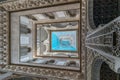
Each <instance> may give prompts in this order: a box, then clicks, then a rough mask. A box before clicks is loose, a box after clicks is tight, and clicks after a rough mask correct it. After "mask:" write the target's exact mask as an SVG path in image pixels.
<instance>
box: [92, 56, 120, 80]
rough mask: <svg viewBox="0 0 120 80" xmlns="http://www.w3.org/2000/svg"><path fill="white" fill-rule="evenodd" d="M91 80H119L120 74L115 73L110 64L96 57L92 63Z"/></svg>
mask: <svg viewBox="0 0 120 80" xmlns="http://www.w3.org/2000/svg"><path fill="white" fill-rule="evenodd" d="M91 74H92V76H91V80H119V79H120V77H119V74H117V73H116V72H114V71H113V70H112V69H111V68H110V67H109V63H108V62H107V61H105V60H104V59H102V58H100V57H96V58H95V59H94V60H93V63H92V72H91Z"/></svg>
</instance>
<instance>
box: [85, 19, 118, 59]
mask: <svg viewBox="0 0 120 80" xmlns="http://www.w3.org/2000/svg"><path fill="white" fill-rule="evenodd" d="M119 37H120V17H118V18H117V19H115V20H113V21H112V22H110V23H108V24H106V25H104V26H103V27H100V28H98V29H96V30H95V31H93V32H92V33H90V34H89V35H87V38H86V46H87V47H88V48H90V49H93V50H95V51H98V52H100V53H101V51H102V52H103V53H106V54H110V55H112V56H117V57H120V54H119V53H120V38H119Z"/></svg>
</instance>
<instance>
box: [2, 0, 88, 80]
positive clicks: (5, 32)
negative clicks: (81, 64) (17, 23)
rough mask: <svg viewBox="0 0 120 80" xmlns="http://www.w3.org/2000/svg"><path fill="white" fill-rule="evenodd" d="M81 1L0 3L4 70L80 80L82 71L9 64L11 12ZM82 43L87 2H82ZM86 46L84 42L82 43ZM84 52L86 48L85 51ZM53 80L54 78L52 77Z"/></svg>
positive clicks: (27, 0)
mask: <svg viewBox="0 0 120 80" xmlns="http://www.w3.org/2000/svg"><path fill="white" fill-rule="evenodd" d="M74 2H79V0H15V1H11V2H6V3H0V7H1V8H0V62H1V63H0V65H1V66H0V68H1V69H2V70H4V71H12V72H17V73H20V74H24V73H25V74H30V75H38V76H39V75H40V76H44V77H47V78H48V77H51V78H56V77H57V78H58V79H59V80H62V79H66V80H79V79H80V72H77V71H69V70H59V69H49V68H48V69H46V68H39V67H28V66H19V65H10V64H9V12H10V11H19V10H24V9H33V8H40V7H47V6H53V5H58V4H65V3H67V4H68V3H74ZM82 4H83V5H82V6H83V7H82V10H83V13H82V27H83V28H82V33H83V34H82V36H84V37H83V40H82V43H84V41H85V34H84V33H85V26H86V25H85V23H86V18H85V16H86V14H85V13H86V2H85V1H84V0H83V3H82ZM82 46H83V47H84V44H82ZM82 53H83V54H84V48H83V52H82ZM52 80H53V79H52Z"/></svg>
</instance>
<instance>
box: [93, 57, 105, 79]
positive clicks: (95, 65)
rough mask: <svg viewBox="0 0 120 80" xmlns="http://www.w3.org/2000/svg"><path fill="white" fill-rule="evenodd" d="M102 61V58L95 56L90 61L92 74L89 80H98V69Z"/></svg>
mask: <svg viewBox="0 0 120 80" xmlns="http://www.w3.org/2000/svg"><path fill="white" fill-rule="evenodd" d="M103 62H104V60H103V59H99V58H96V59H95V60H94V61H93V63H92V76H91V80H100V69H101V65H102V63H103Z"/></svg>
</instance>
